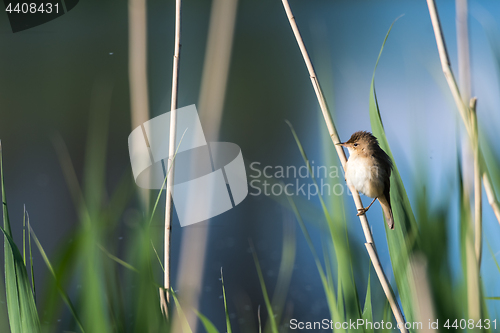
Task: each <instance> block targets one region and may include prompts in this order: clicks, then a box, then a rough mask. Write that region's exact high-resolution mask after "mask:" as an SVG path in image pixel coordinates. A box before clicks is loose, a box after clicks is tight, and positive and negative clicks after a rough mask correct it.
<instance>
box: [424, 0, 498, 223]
mask: <svg viewBox="0 0 500 333" xmlns="http://www.w3.org/2000/svg"><path fill="white" fill-rule="evenodd" d="M427 6H428V7H429V14H430V17H431V21H432V27H433V29H434V36H435V38H436V44H437V48H438V53H439V59H440V60H441V67H442V68H443V73H444V76H445V78H446V81H447V83H448V86H449V87H450V91H451V94H452V95H453V99H454V100H455V104H456V105H457V108H458V111H459V113H460V116H461V117H462V120H463V122H464V125H465V129H466V130H467V134H468V135H469V138H472V137H473V133H472V128H471V127H472V126H471V120H470V119H471V118H470V116H469V112H470V110H469V109H468V108H467V106H466V104H464V102H463V101H462V97H461V95H460V91H459V89H458V86H457V82H456V81H455V77H454V76H453V72H452V71H451V65H450V61H449V58H448V51H447V50H446V45H445V43H444V37H443V33H442V31H441V24H440V22H439V15H438V13H437V9H436V4H435V2H434V0H427ZM481 174H482V178H483V182H484V187H485V190H486V195H487V197H488V203H489V204H490V205H491V207H492V208H493V212H494V213H495V216H496V218H497V221H498V223H500V206H499V201H498V198H497V197H496V194H495V191H494V189H493V186H492V185H491V179H490V175H489V174H488V172H487V170H483V171H482V173H481Z"/></svg>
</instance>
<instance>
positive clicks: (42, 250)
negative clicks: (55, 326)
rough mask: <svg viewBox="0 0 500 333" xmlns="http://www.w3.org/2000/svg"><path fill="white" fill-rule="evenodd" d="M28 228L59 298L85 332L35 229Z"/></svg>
mask: <svg viewBox="0 0 500 333" xmlns="http://www.w3.org/2000/svg"><path fill="white" fill-rule="evenodd" d="M28 226H29V224H28ZM29 228H30V233H31V234H32V235H33V240H34V241H35V244H36V246H37V247H38V251H40V254H41V255H42V258H43V260H44V261H45V265H47V268H48V269H49V271H50V273H51V274H52V276H53V277H54V279H55V281H56V286H57V290H58V291H59V294H60V295H61V298H62V299H63V301H64V303H66V305H67V306H68V308H69V311H70V312H71V314H72V315H73V318H74V319H75V321H76V323H77V325H78V327H79V328H80V330H81V331H82V332H85V331H84V329H83V326H82V324H81V322H80V319H79V318H78V314H77V313H76V310H75V307H74V306H73V303H72V302H71V300H70V298H69V296H68V294H66V292H65V291H64V289H63V288H62V287H61V284H60V283H59V280H58V279H57V275H56V273H55V271H54V268H53V267H52V264H51V263H50V260H49V257H48V256H47V254H46V253H45V250H44V249H43V247H42V244H41V243H40V241H39V240H38V237H36V235H35V231H34V230H33V229H32V228H31V227H30V226H29Z"/></svg>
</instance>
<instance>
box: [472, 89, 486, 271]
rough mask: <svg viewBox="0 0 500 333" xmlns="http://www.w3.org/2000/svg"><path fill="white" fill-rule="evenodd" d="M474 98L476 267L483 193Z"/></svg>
mask: <svg viewBox="0 0 500 333" xmlns="http://www.w3.org/2000/svg"><path fill="white" fill-rule="evenodd" d="M476 102H477V99H476V98H472V99H471V100H470V111H471V114H470V115H471V125H472V149H473V153H474V227H475V231H474V247H475V250H476V259H477V265H478V268H481V258H482V254H483V212H482V203H483V197H482V196H483V193H482V186H481V164H480V152H479V136H478V130H477V114H476Z"/></svg>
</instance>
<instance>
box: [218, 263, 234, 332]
mask: <svg viewBox="0 0 500 333" xmlns="http://www.w3.org/2000/svg"><path fill="white" fill-rule="evenodd" d="M220 280H221V283H222V297H223V298H224V311H225V313H226V329H227V333H232V329H231V321H230V320H229V311H228V310H227V301H226V289H225V288H224V274H223V273H222V267H221V268H220Z"/></svg>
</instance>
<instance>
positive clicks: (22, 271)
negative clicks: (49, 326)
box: [0, 227, 40, 333]
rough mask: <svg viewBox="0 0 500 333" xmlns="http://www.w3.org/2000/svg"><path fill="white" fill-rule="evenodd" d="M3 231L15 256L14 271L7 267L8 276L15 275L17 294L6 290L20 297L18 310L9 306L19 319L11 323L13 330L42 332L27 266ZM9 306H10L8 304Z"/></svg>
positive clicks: (3, 230) (4, 231) (11, 240)
mask: <svg viewBox="0 0 500 333" xmlns="http://www.w3.org/2000/svg"><path fill="white" fill-rule="evenodd" d="M0 229H1V230H2V232H3V234H4V236H5V238H6V240H7V242H6V243H8V244H9V246H10V249H11V251H12V254H13V261H14V271H13V272H12V271H10V268H9V270H7V268H8V267H6V271H5V273H6V275H7V274H9V275H11V274H14V275H15V276H14V279H15V285H14V287H13V288H17V291H16V292H13V291H12V290H10V291H9V290H8V289H7V288H6V289H7V290H6V292H7V293H12V294H15V295H16V296H17V297H18V300H17V302H15V304H16V305H18V306H19V308H18V309H13V308H12V307H10V306H8V309H9V314H10V311H11V310H13V311H15V312H17V315H16V317H17V316H18V317H19V322H17V323H11V330H12V331H13V332H14V331H15V332H30V333H31V332H40V320H39V318H38V313H37V310H36V305H35V300H34V298H33V291H32V289H31V286H30V283H29V279H28V273H27V272H26V266H24V261H23V257H22V255H21V252H19V249H18V248H17V246H16V243H14V240H13V239H12V237H10V235H9V234H8V233H7V231H6V230H5V229H4V228H2V227H0ZM7 305H9V304H7ZM9 320H10V318H9Z"/></svg>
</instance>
